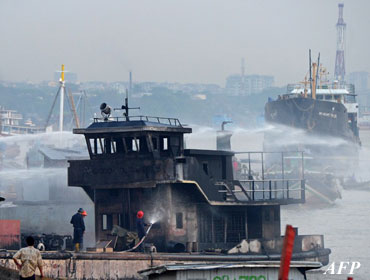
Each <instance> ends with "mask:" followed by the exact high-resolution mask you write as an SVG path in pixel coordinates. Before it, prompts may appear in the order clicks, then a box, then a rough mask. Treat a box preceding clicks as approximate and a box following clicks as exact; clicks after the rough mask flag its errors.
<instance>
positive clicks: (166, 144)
mask: <svg viewBox="0 0 370 280" xmlns="http://www.w3.org/2000/svg"><path fill="white" fill-rule="evenodd" d="M162 141H163V151H167V150H168V138H167V137H163V140H162Z"/></svg>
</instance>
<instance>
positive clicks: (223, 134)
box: [216, 121, 233, 151]
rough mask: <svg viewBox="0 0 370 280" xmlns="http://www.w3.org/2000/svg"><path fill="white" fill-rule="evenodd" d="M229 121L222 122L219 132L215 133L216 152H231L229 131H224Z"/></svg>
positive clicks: (230, 134) (230, 133)
mask: <svg viewBox="0 0 370 280" xmlns="http://www.w3.org/2000/svg"><path fill="white" fill-rule="evenodd" d="M228 123H231V121H224V122H222V125H221V130H219V131H217V136H216V137H217V138H216V146H217V150H223V151H231V136H232V135H233V133H232V132H231V131H228V130H225V125H226V124H228Z"/></svg>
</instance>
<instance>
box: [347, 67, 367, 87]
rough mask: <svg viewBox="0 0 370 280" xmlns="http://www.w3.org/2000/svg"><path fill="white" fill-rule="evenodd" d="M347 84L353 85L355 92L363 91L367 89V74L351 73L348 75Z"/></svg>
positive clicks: (363, 72)
mask: <svg viewBox="0 0 370 280" xmlns="http://www.w3.org/2000/svg"><path fill="white" fill-rule="evenodd" d="M348 82H349V83H350V84H354V85H355V90H356V91H357V92H358V91H364V90H367V89H368V85H369V72H365V71H361V72H352V73H350V74H349V75H348Z"/></svg>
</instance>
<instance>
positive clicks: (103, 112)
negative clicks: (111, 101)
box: [100, 103, 112, 121]
mask: <svg viewBox="0 0 370 280" xmlns="http://www.w3.org/2000/svg"><path fill="white" fill-rule="evenodd" d="M100 111H101V115H102V116H103V118H104V120H105V121H107V120H108V118H109V116H110V114H111V112H112V108H111V107H110V106H108V104H107V103H102V104H101V105H100Z"/></svg>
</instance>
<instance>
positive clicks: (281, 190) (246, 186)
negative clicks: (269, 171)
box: [218, 179, 305, 202]
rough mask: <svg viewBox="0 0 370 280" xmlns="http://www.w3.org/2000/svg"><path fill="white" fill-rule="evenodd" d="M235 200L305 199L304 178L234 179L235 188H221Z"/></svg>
mask: <svg viewBox="0 0 370 280" xmlns="http://www.w3.org/2000/svg"><path fill="white" fill-rule="evenodd" d="M218 185H221V184H218ZM219 192H220V193H226V194H229V195H230V196H232V197H233V198H234V200H235V201H240V202H245V201H275V200H279V201H284V200H286V201H297V202H304V201H305V180H304V179H266V180H238V181H234V188H232V189H231V188H230V187H228V188H225V189H224V190H219Z"/></svg>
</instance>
